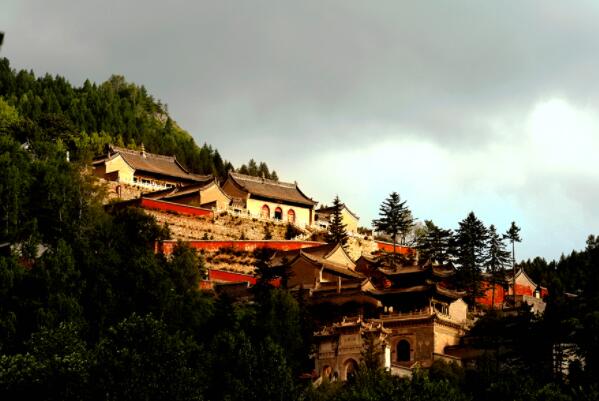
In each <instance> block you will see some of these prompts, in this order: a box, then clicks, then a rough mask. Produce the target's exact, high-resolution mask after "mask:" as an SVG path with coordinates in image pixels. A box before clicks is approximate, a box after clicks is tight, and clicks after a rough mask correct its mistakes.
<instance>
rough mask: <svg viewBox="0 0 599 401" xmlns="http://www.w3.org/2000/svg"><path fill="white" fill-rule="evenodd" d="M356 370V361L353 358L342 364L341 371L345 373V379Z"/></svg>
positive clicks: (351, 375)
mask: <svg viewBox="0 0 599 401" xmlns="http://www.w3.org/2000/svg"><path fill="white" fill-rule="evenodd" d="M357 370H358V362H356V361H355V360H353V359H348V360H347V361H345V363H344V364H343V371H344V373H345V380H347V379H350V378H351V377H353V376H354V375H355V374H356V371H357Z"/></svg>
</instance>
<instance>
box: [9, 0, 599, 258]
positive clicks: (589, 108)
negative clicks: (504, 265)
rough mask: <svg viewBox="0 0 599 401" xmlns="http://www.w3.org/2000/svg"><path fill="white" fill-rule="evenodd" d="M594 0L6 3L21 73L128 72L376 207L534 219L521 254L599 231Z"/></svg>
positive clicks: (449, 218)
mask: <svg viewBox="0 0 599 401" xmlns="http://www.w3.org/2000/svg"><path fill="white" fill-rule="evenodd" d="M598 21H599V2H597V1H567V2H566V1H549V0H542V1H480V0H473V1H456V0H451V1H436V2H422V1H413V2H405V1H398V0H392V1H375V2H365V1H349V0H340V1H325V0H319V1H294V2H287V1H282V0H273V1H258V0H255V1H243V0H239V1H236V2H231V1H226V0H220V1H214V2H205V1H193V2H192V1H189V2H181V1H164V0H162V1H148V0H143V1H142V0H136V1H126V2H125V1H122V0H120V1H114V0H102V1H85V0H79V1H27V0H3V1H2V2H1V3H0V30H4V31H5V32H6V37H5V43H4V46H3V48H2V51H1V54H2V55H3V56H5V57H8V58H9V59H10V60H11V63H12V65H13V67H15V68H26V69H33V70H34V71H35V72H36V73H37V74H43V73H45V72H50V73H52V74H60V75H63V76H66V77H67V78H68V79H69V80H71V82H73V83H74V84H76V85H80V84H81V83H82V82H83V81H84V80H85V79H86V78H89V79H91V80H94V81H97V82H101V81H103V80H105V79H107V78H108V77H109V76H110V75H111V74H123V75H125V76H126V78H127V79H128V80H130V81H133V82H136V83H139V84H143V85H145V86H146V87H147V88H148V89H149V91H150V92H151V93H152V94H153V95H154V96H155V97H156V98H159V99H161V100H162V101H163V102H165V103H167V104H168V107H169V112H170V114H171V115H172V116H173V118H174V119H175V120H177V122H178V123H179V124H180V125H181V126H182V127H183V128H185V129H186V130H188V131H189V132H190V133H191V134H192V135H193V136H194V138H195V139H196V141H197V142H198V143H200V144H201V143H203V142H207V143H209V144H212V145H214V146H215V147H216V148H217V149H219V151H220V152H221V154H222V155H223V156H224V157H225V158H227V159H229V160H231V161H232V162H233V163H234V164H235V165H240V164H241V163H242V162H246V161H247V160H248V159H249V158H250V157H253V158H255V159H256V160H258V161H266V162H267V163H268V165H269V166H271V167H274V168H275V169H276V170H277V172H278V174H279V177H280V178H281V179H282V180H286V181H295V180H297V181H298V182H299V183H300V187H301V188H302V189H303V190H304V192H306V193H307V194H308V195H309V196H311V197H313V198H314V199H316V200H319V201H321V202H323V203H324V202H328V203H330V202H331V200H332V199H333V197H334V196H335V195H336V194H338V195H339V196H340V198H341V199H342V200H343V201H345V202H346V203H347V204H348V206H349V207H350V208H351V209H352V210H354V211H355V212H356V213H357V214H358V215H360V217H361V224H362V225H366V226H368V225H370V222H371V221H372V219H373V218H374V217H376V214H377V212H378V206H379V204H380V202H381V201H382V200H383V199H384V198H385V197H386V196H387V195H388V194H389V193H390V192H392V191H397V192H399V194H400V195H401V197H402V199H406V200H407V201H408V205H409V206H410V208H411V209H412V211H413V214H414V215H415V216H416V217H418V218H419V219H421V220H424V219H432V220H433V221H434V222H435V223H437V224H438V225H441V226H443V227H445V228H456V227H457V223H458V221H460V220H462V219H463V218H464V217H465V216H466V214H467V213H468V212H470V211H471V210H472V211H474V212H475V213H476V214H477V216H479V217H480V218H481V219H482V220H483V221H484V222H485V224H487V225H489V224H495V225H496V226H497V227H498V229H499V230H500V231H505V230H506V229H507V227H508V226H509V224H510V222H511V221H512V220H515V221H516V222H517V224H519V225H520V226H521V227H522V237H523V239H524V241H523V243H522V244H521V245H519V247H518V255H517V256H518V257H533V256H537V255H540V256H544V257H546V258H555V257H558V256H559V255H560V254H561V253H562V252H567V253H568V252H570V251H571V250H572V249H581V248H583V247H584V241H585V239H586V237H587V235H588V234H591V233H595V234H599V207H598V200H599V108H598V106H599V23H598Z"/></svg>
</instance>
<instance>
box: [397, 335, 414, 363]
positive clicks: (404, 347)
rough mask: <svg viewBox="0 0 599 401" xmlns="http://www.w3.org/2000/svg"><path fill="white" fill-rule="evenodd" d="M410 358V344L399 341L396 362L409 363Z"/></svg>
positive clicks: (405, 341) (406, 341)
mask: <svg viewBox="0 0 599 401" xmlns="http://www.w3.org/2000/svg"><path fill="white" fill-rule="evenodd" d="M411 359H412V358H411V356H410V343H409V342H408V340H401V341H400V342H398V343H397V362H409V361H410V360H411Z"/></svg>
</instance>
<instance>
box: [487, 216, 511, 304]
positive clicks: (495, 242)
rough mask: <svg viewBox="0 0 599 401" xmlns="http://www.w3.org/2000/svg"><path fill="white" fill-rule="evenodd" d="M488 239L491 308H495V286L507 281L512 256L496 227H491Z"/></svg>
mask: <svg viewBox="0 0 599 401" xmlns="http://www.w3.org/2000/svg"><path fill="white" fill-rule="evenodd" d="M488 236H489V237H488V239H487V261H486V263H485V264H486V266H487V273H489V275H490V280H489V282H490V284H491V286H492V289H491V292H492V295H491V308H494V307H495V286H496V285H497V284H503V283H504V281H505V265H506V264H507V263H508V261H509V257H510V254H509V252H508V251H507V250H506V249H505V243H504V242H503V238H502V237H501V236H500V235H499V234H497V230H496V229H495V226H494V225H493V224H491V225H490V226H489V231H488Z"/></svg>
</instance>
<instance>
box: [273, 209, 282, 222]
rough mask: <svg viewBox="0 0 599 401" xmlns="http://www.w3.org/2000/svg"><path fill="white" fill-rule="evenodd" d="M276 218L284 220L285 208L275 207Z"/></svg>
mask: <svg viewBox="0 0 599 401" xmlns="http://www.w3.org/2000/svg"><path fill="white" fill-rule="evenodd" d="M275 219H276V220H283V209H281V208H280V207H278V208H276V209H275Z"/></svg>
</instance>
